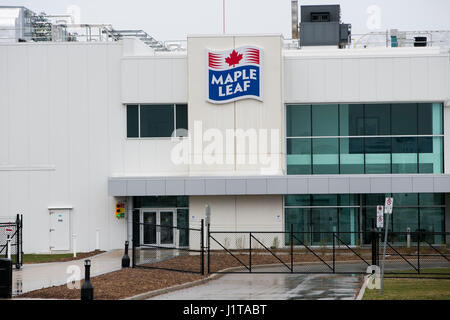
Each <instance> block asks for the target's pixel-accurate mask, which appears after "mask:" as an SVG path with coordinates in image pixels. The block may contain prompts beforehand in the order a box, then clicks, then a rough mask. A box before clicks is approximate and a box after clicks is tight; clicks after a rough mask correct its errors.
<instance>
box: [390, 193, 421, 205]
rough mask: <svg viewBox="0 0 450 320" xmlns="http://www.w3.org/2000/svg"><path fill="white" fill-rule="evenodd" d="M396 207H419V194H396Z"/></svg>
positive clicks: (394, 195)
mask: <svg viewBox="0 0 450 320" xmlns="http://www.w3.org/2000/svg"><path fill="white" fill-rule="evenodd" d="M392 197H393V198H394V206H400V207H417V206H418V205H419V194H418V193H394V194H393V195H392Z"/></svg>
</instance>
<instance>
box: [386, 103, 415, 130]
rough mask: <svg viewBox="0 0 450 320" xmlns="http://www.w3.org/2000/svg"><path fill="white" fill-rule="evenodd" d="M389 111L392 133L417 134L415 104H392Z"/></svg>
mask: <svg viewBox="0 0 450 320" xmlns="http://www.w3.org/2000/svg"><path fill="white" fill-rule="evenodd" d="M391 112H392V134H393V135H414V134H417V104H415V103H401V104H393V105H392V111H391Z"/></svg>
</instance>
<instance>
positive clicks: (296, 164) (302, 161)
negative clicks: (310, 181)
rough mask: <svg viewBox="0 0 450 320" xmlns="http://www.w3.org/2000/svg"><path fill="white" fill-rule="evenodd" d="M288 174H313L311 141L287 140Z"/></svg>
mask: <svg viewBox="0 0 450 320" xmlns="http://www.w3.org/2000/svg"><path fill="white" fill-rule="evenodd" d="M287 154H288V155H287V170H288V174H311V139H303V138H302V139H295V138H290V139H287Z"/></svg>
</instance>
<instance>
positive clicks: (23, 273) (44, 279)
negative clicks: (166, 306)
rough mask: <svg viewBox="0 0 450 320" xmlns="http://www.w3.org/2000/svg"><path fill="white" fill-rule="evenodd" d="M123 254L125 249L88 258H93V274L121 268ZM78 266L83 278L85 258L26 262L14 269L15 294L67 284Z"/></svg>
mask: <svg viewBox="0 0 450 320" xmlns="http://www.w3.org/2000/svg"><path fill="white" fill-rule="evenodd" d="M122 256H123V250H112V251H108V252H105V253H101V254H99V255H96V256H92V257H90V258H88V259H90V260H91V276H97V275H100V274H103V273H107V272H112V271H116V270H119V269H120V268H121V263H122ZM71 266H74V267H71ZM70 268H73V269H70ZM77 268H79V269H78V270H80V276H81V279H83V278H84V259H81V260H73V261H66V262H50V263H36V264H24V265H23V266H22V268H21V269H20V270H16V269H13V295H18V294H21V293H25V292H28V291H33V290H37V289H42V288H46V287H51V286H58V285H62V284H65V283H66V282H67V279H68V277H69V276H70V275H71V274H74V273H73V272H74V270H76V269H77Z"/></svg>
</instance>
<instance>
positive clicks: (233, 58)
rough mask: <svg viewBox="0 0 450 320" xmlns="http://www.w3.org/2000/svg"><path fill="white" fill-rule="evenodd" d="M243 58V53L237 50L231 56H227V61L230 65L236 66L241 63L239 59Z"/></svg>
mask: <svg viewBox="0 0 450 320" xmlns="http://www.w3.org/2000/svg"><path fill="white" fill-rule="evenodd" d="M241 60H242V54H240V53H237V52H236V51H235V50H233V52H231V53H230V56H229V57H228V58H225V62H226V63H228V66H230V67H231V66H233V67H234V66H235V65H236V64H239V61H241Z"/></svg>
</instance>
